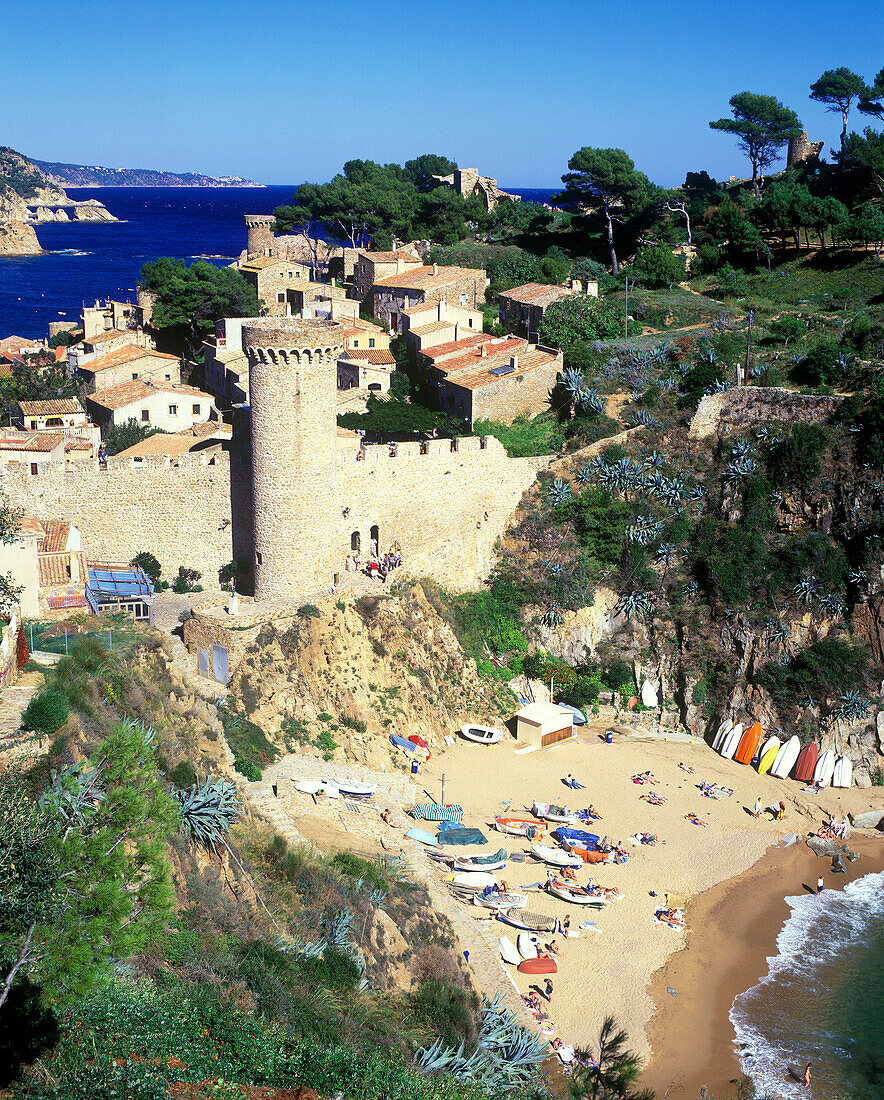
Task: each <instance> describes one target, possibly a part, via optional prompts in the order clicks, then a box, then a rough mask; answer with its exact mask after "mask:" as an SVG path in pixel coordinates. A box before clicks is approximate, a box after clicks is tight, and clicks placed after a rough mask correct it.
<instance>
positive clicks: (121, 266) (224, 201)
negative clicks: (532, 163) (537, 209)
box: [0, 184, 554, 339]
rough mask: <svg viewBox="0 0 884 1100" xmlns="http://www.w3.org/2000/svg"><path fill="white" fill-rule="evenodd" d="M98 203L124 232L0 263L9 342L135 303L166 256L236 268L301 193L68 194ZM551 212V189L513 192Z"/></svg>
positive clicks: (96, 230)
mask: <svg viewBox="0 0 884 1100" xmlns="http://www.w3.org/2000/svg"><path fill="white" fill-rule="evenodd" d="M66 190H67V193H68V195H69V196H70V197H71V198H72V199H98V200H99V201H100V202H103V203H104V205H105V206H106V207H107V208H108V210H109V211H110V212H111V213H112V214H113V215H114V216H115V217H117V218H119V219H120V221H118V222H46V223H45V224H43V225H38V226H37V227H36V229H37V236H38V237H39V239H40V244H41V245H42V246H43V248H44V249H45V250H46V252H45V254H44V255H42V256H23V257H0V339H2V338H3V337H4V336H11V335H16V336H25V337H28V338H42V337H44V336H45V335H46V331H47V325H48V324H49V322H50V321H77V320H78V319H79V317H80V313H81V311H82V308H83V306H84V305H94V303H95V300H96V299H107V298H113V299H117V300H126V299H130V298H131V299H132V300H133V301H134V298H135V287H136V285H137V282H138V274H139V272H140V270H141V266H142V264H144V263H145V262H146V261H148V260H155V259H156V258H157V257H158V256H174V257H176V258H183V259H185V260H187V261H190V260H193V259H197V258H206V259H208V260H209V261H210V262H211V263H215V264H218V265H222V266H224V265H227V264H229V263H230V262H231V261H232V260H234V259H235V258H236V257H237V256H238V255H239V254H240V252H241V251H242V250H243V249H244V248H245V242H246V234H245V226H244V225H243V215H244V214H271V213H272V212H273V211H274V210H275V209H276V207H277V206H283V205H285V204H287V203H290V202H291V201H292V196H293V195H294V193H295V191H296V190H297V184H291V185H287V186H275V187H186V188H185V187H90V188H76V187H69V188H66ZM504 190H509V191H513V192H515V193H516V194H519V195H521V196H522V198H523V199H525V200H528V201H531V202H547V201H548V200H549V197H550V195H552V194H553V193H554V192H553V190H550V189H543V188H517V187H513V188H504Z"/></svg>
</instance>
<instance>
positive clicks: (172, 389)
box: [86, 378, 214, 411]
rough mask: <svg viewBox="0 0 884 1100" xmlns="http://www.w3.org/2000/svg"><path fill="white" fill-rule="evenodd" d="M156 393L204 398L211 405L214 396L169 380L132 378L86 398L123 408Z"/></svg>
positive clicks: (107, 405) (101, 403)
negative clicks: (177, 384) (176, 384)
mask: <svg viewBox="0 0 884 1100" xmlns="http://www.w3.org/2000/svg"><path fill="white" fill-rule="evenodd" d="M156 393H168V394H176V395H178V396H179V397H199V398H200V399H203V398H205V400H206V401H208V402H209V404H210V405H211V404H212V403H213V402H214V398H213V397H212V395H211V394H210V393H203V391H202V390H197V389H194V387H193V386H175V385H173V384H172V383H171V382H153V383H149V382H143V381H142V380H141V379H140V378H134V379H133V380H132V381H131V382H121V383H120V385H119V386H111V388H110V389H107V390H98V391H97V392H96V393H92V394H89V396H88V397H87V398H86V400H87V401H90V402H91V403H92V404H93V405H99V406H100V407H101V408H102V409H111V410H112V411H113V410H114V409H123V408H125V407H126V405H131V404H133V403H134V402H136V401H143V400H144V399H145V398H146V397H149V396H150V395H151V394H156Z"/></svg>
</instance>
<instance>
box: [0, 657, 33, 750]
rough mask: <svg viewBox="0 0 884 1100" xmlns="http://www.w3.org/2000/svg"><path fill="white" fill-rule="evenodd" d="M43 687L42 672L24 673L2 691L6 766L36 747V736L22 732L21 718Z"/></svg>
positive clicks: (0, 726) (0, 722)
mask: <svg viewBox="0 0 884 1100" xmlns="http://www.w3.org/2000/svg"><path fill="white" fill-rule="evenodd" d="M42 686H43V674H42V673H41V672H24V673H22V675H21V676H20V677H19V678H18V680H17V681H16V682H15V683H14V684H10V685H9V687H5V688H3V690H2V691H0V757H2V759H3V764H4V766H8V765H9V764H10V763H11V762H12V761H13V760H14V759H16V758H18V757H21V756H25V755H28V754H29V753H30V752H32V751H33V749H34V747H35V742H34V734H32V733H23V732H22V729H21V716H22V711H23V710H24V709H25V707H27V705H28V703H29V702H30V701H31V698H32V696H34V695H35V694H36V693H37V692H38V691H39V690H40V688H41V687H42ZM39 744H42V742H40V743H39ZM36 747H39V745H37V746H36Z"/></svg>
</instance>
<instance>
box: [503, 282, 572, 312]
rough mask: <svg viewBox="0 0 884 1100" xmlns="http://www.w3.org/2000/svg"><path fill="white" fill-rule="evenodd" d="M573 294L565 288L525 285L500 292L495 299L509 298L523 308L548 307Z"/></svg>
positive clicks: (538, 284) (535, 284)
mask: <svg viewBox="0 0 884 1100" xmlns="http://www.w3.org/2000/svg"><path fill="white" fill-rule="evenodd" d="M574 293H575V292H574V291H573V290H569V289H568V287H565V286H547V285H546V284H544V283H525V285H524V286H514V287H513V288H512V290H502V291H501V292H500V293H499V294H498V295H497V297H498V298H509V299H510V300H511V301H513V302H520V303H521V304H522V305H524V306H548V305H551V304H552V303H553V302H557V301H558V300H559V298H570V297H571V296H572V295H573V294H574Z"/></svg>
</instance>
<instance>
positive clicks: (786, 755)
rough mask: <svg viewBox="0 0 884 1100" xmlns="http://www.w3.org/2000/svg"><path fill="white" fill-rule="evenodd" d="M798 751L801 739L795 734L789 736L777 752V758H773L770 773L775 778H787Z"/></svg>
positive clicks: (796, 758)
mask: <svg viewBox="0 0 884 1100" xmlns="http://www.w3.org/2000/svg"><path fill="white" fill-rule="evenodd" d="M800 752H801V739H800V738H799V737H797V736H795V737H790V738H789V740H788V741H787V742H786V743H785V745H783V747H782V748H781V749H780V751H779V752H778V753H777V758H776V760H774V763H773V767H772V768H771V769H770V774H771V775H775V776H776V777H777V779H788V778H789V772H790V771H791V770H792V769H793V768H794V767H795V763H796V761H797V760H798V754H799V753H800Z"/></svg>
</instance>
